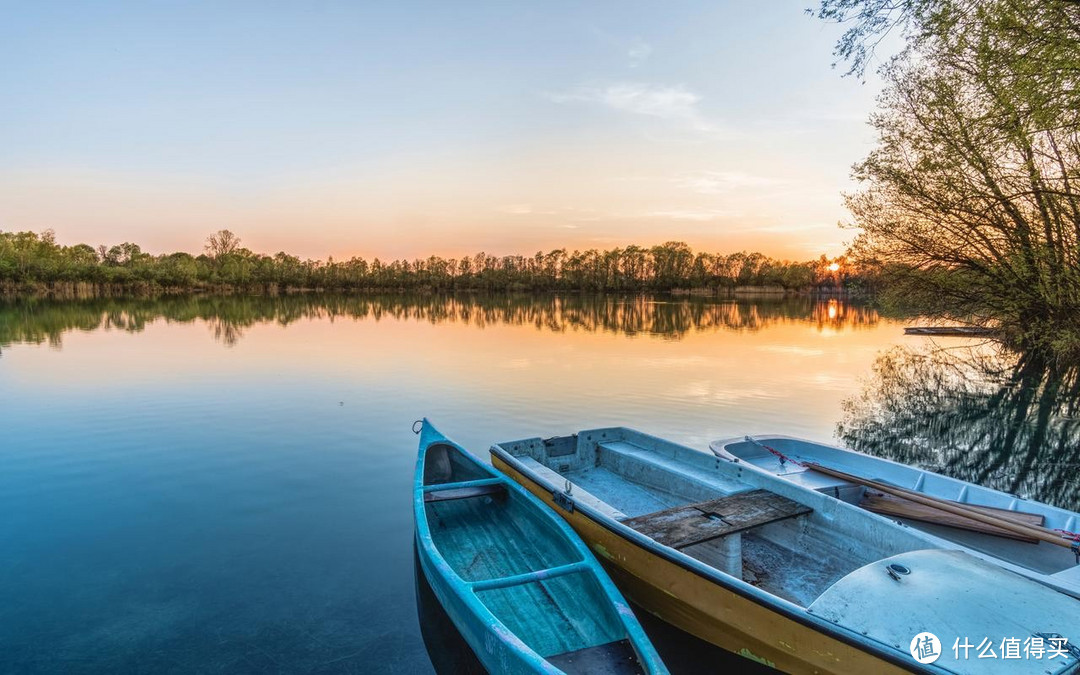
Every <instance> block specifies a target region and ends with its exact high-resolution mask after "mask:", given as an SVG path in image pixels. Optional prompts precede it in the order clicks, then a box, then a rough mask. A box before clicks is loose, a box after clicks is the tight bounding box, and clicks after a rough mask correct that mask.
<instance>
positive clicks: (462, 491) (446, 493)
mask: <svg viewBox="0 0 1080 675" xmlns="http://www.w3.org/2000/svg"><path fill="white" fill-rule="evenodd" d="M505 494H506V486H505V485H503V484H502V483H495V484H493V485H466V486H462V487H453V483H451V484H450V486H448V487H446V488H444V489H439V490H430V491H427V492H425V493H424V501H425V502H447V501H452V500H454V499H470V498H472V497H485V496H489V495H490V496H494V495H505Z"/></svg>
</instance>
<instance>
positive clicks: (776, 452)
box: [746, 436, 806, 466]
mask: <svg viewBox="0 0 1080 675" xmlns="http://www.w3.org/2000/svg"><path fill="white" fill-rule="evenodd" d="M746 440H747V441H749V442H751V443H753V444H754V445H757V446H760V447H762V448H765V449H766V450H768V451H769V452H771V453H772V454H774V455H776V456H777V458H778V459H779V460H780V466H784V465H785V464H787V463H788V462H791V463H792V464H794V465H795V466H806V464H805V463H803V462H800V461H799V460H797V459H793V458H791V457H788V456H787V455H785V454H784V453H782V452H780V451H779V450H776V449H775V448H770V447H769V446H767V445H765V444H764V443H762V442H761V441H758V440H756V439H754V438H752V437H750V436H747V437H746Z"/></svg>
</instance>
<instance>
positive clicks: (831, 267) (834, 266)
mask: <svg viewBox="0 0 1080 675" xmlns="http://www.w3.org/2000/svg"><path fill="white" fill-rule="evenodd" d="M839 269H840V263H833V264H831V265H829V271H830V272H836V271H837V270H839Z"/></svg>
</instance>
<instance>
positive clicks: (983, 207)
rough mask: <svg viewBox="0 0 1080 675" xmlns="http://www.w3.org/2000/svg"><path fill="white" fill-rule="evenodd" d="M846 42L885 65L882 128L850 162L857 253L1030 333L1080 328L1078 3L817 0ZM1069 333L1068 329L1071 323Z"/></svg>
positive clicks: (1067, 342)
mask: <svg viewBox="0 0 1080 675" xmlns="http://www.w3.org/2000/svg"><path fill="white" fill-rule="evenodd" d="M819 15H821V16H824V17H826V18H834V19H838V20H848V21H852V22H853V25H852V27H851V28H849V30H848V31H847V33H845V35H844V37H843V38H842V40H841V41H840V43H839V45H838V47H837V53H838V55H840V56H841V57H844V58H849V59H850V60H851V62H852V64H853V68H856V69H858V68H863V67H865V65H866V63H867V58H868V54H869V53H870V52H871V50H872V47H873V45H874V44H875V41H876V40H877V39H879V38H880V36H881V35H882V34H884V33H885V32H887V31H889V30H894V29H896V28H897V27H898V26H900V27H901V30H903V31H905V33H906V34H907V35H908V37H909V42H908V47H907V48H906V49H905V50H904V51H903V52H902V53H901V54H899V55H897V56H896V57H894V58H893V59H892V60H890V61H889V62H888V63H887V64H886V65H885V66H884V67H882V69H881V70H880V72H881V74H882V76H883V78H884V80H885V89H884V92H883V93H882V95H881V96H880V98H879V108H878V111H877V113H876V114H875V115H874V116H873V117H872V120H871V121H872V124H873V126H874V127H875V129H876V130H877V134H878V144H877V147H876V148H875V149H874V150H873V151H872V152H871V153H870V155H869V156H868V157H867V158H866V159H865V160H863V161H862V162H861V163H859V164H858V165H856V168H855V176H856V178H857V179H858V180H859V181H860V182H861V184H862V189H861V191H860V192H858V193H856V194H854V195H851V196H849V197H848V206H849V208H850V210H851V212H852V214H853V216H854V219H855V225H856V226H857V227H858V228H860V229H861V233H860V235H859V236H858V238H857V239H856V241H855V245H854V249H853V253H854V254H855V255H856V256H857V257H858V258H859V259H861V260H863V261H866V262H875V263H877V264H880V265H881V266H882V267H883V268H884V267H887V268H888V269H889V270H890V271H891V280H892V282H893V283H892V284H891V288H892V290H893V291H894V292H895V293H896V294H898V295H902V296H904V297H905V298H907V299H908V300H909V301H910V300H914V301H916V302H918V303H920V305H921V308H922V309H924V310H925V311H928V312H930V313H933V314H935V315H938V316H942V317H948V318H952V319H973V320H976V321H979V322H982V323H988V324H994V325H998V326H1000V327H1001V328H1002V330H1003V333H1004V334H1006V335H1008V336H1011V337H1013V338H1014V339H1016V340H1017V341H1018V342H1019V343H1020V344H1022V345H1023V346H1025V347H1033V348H1048V349H1051V350H1054V351H1060V350H1061V349H1062V348H1065V349H1067V350H1072V349H1074V347H1075V345H1076V344H1078V336H1080V191H1078V190H1080V187H1078V185H1080V3H1076V2H1067V1H1065V0H1046V1H1036V0H896V1H892V2H889V1H886V0H863V1H856V0H824V2H823V3H822V5H821V9H820V11H819ZM1063 336H1064V337H1063Z"/></svg>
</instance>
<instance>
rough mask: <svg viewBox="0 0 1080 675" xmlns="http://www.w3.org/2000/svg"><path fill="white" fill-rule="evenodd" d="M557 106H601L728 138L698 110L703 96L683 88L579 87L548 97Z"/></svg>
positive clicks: (627, 85) (652, 86)
mask: <svg viewBox="0 0 1080 675" xmlns="http://www.w3.org/2000/svg"><path fill="white" fill-rule="evenodd" d="M548 98H549V99H550V100H552V101H554V102H556V103H573V102H584V103H599V104H601V105H604V106H607V107H608V108H611V109H612V110H617V111H619V112H626V113H631V114H634V115H644V116H648V117H658V118H661V119H665V120H669V121H672V122H676V123H679V124H681V125H684V126H686V127H688V128H690V129H693V130H695V131H700V132H705V133H708V134H710V135H724V136H727V135H728V134H727V132H726V130H724V129H723V128H722V127H720V126H719V125H717V124H715V123H714V122H712V121H711V120H709V119H707V118H706V117H705V115H704V114H703V113H702V112H701V110H700V108H699V107H698V103H700V102H701V96H699V95H698V94H696V93H694V92H692V91H690V90H689V89H687V88H686V87H684V86H681V85H678V86H660V85H651V84H641V83H635V82H627V83H620V84H611V85H608V86H606V87H580V88H578V89H575V90H572V91H569V92H563V93H556V94H548Z"/></svg>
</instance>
